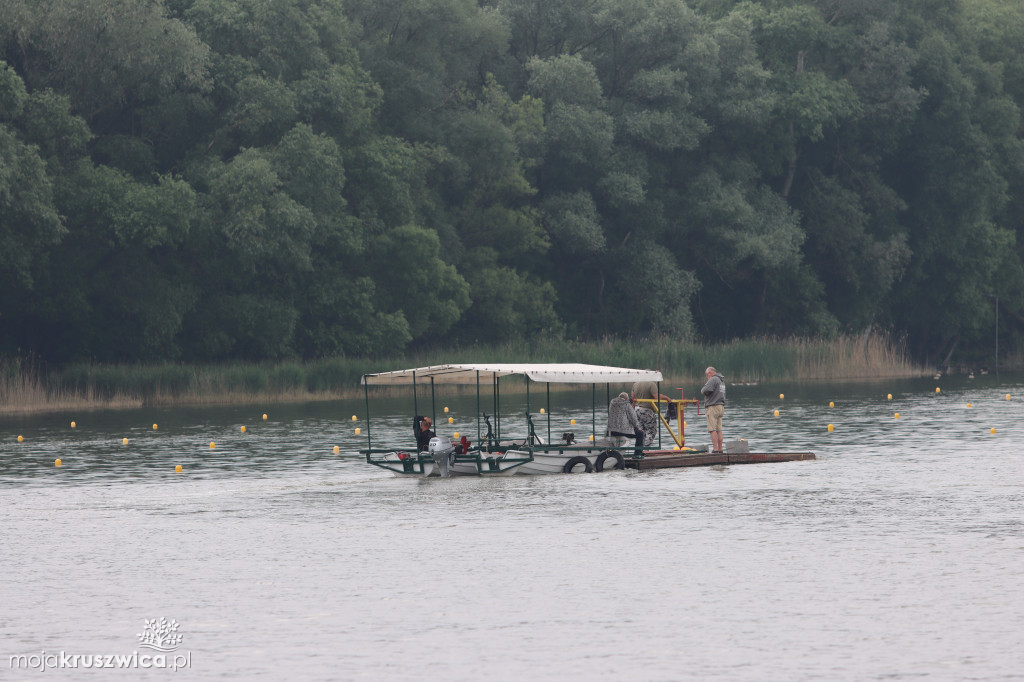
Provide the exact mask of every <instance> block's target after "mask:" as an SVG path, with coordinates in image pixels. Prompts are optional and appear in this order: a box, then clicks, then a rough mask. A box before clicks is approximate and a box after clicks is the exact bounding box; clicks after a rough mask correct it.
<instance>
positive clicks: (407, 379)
mask: <svg viewBox="0 0 1024 682" xmlns="http://www.w3.org/2000/svg"><path fill="white" fill-rule="evenodd" d="M477 372H479V373H480V374H479V376H480V378H481V379H485V380H487V381H490V380H491V378H492V377H493V376H507V375H509V374H525V375H526V376H528V377H529V378H530V379H531V380H532V381H539V382H552V383H556V382H558V383H566V384H614V383H627V382H633V381H661V380H662V376H661V372H659V371H657V370H653V369H627V368H625V367H603V366H601V365H583V364H579V363H564V364H562V363H554V364H508V363H493V364H491V363H485V364H469V365H432V366H430V367H417V368H415V369H401V370H396V371H394V372H381V373H379V374H365V375H363V383H364V384H368V385H370V386H394V385H398V384H412V383H413V377H414V376H415V379H416V382H417V383H419V382H421V381H422V382H425V383H430V380H431V379H433V380H434V383H435V384H475V383H476V381H477V376H478V374H477Z"/></svg>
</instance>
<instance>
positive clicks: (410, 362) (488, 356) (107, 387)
mask: <svg viewBox="0 0 1024 682" xmlns="http://www.w3.org/2000/svg"><path fill="white" fill-rule="evenodd" d="M513 358H514V359H515V361H517V362H582V363H589V364H597V365H613V366H617V367H640V368H645V369H658V370H660V371H661V372H662V373H663V374H664V375H665V378H666V380H669V381H672V380H676V381H690V382H701V381H703V377H704V368H705V367H707V366H708V365H713V366H715V367H717V368H718V369H719V371H720V372H722V373H723V374H724V375H726V377H727V379H728V381H730V382H731V383H758V382H772V381H813V380H828V381H837V380H838V381H841V380H850V379H866V378H873V377H913V376H923V375H925V374H927V373H929V372H927V371H926V370H925V369H924V368H922V367H920V366H918V365H916V364H914V363H913V362H911V361H910V360H909V359H908V357H907V353H906V349H905V347H904V346H903V345H902V344H900V343H896V342H893V341H892V340H891V339H890V338H889V337H887V336H884V335H881V334H872V335H866V336H865V335H859V336H840V337H836V338H830V339H778V338H760V339H742V340H735V341H730V342H727V343H720V344H696V343H688V342H682V341H677V340H675V339H672V338H669V337H658V338H646V339H613V338H608V339H602V340H600V341H596V342H595V341H591V342H584V341H565V340H558V339H533V340H525V339H516V340H511V341H509V342H507V343H505V344H501V345H497V346H495V345H489V346H484V345H470V346H466V347H455V348H446V349H439V348H435V349H421V350H419V351H416V352H411V353H409V354H407V355H405V356H403V357H400V358H385V359H369V358H329V359H324V360H320V361H315V362H306V363H302V362H288V361H284V362H279V363H258V364H241V363H228V364H217V365H193V364H175V363H162V364H155V365H98V364H91V363H90V364H79V365H70V366H67V367H64V368H61V369H59V370H55V371H49V372H46V371H44V370H43V369H42V368H41V366H40V364H39V363H37V362H34V361H32V360H31V359H21V358H14V359H6V360H5V359H0V413H13V412H39V411H57V410H65V409H72V408H74V409H83V408H90V407H91V408H110V407H139V406H142V405H163V406H169V405H204V404H231V403H236V404H245V403H259V402H290V401H304V400H324V399H337V398H346V397H354V396H357V395H361V392H362V391H361V389H360V388H359V380H360V378H361V377H362V376H363V375H364V374H367V373H370V372H383V371H388V370H393V369H402V368H408V367H420V366H425V365H435V364H439V363H442V362H451V363H459V362H463V363H468V362H508V361H510V359H513ZM510 388H511V387H510ZM512 390H514V388H512Z"/></svg>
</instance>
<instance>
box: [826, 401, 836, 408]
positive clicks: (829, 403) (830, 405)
mask: <svg viewBox="0 0 1024 682" xmlns="http://www.w3.org/2000/svg"><path fill="white" fill-rule="evenodd" d="M828 406H829V407H835V406H836V404H835V403H834V402H832V401H831V400H830V401H828Z"/></svg>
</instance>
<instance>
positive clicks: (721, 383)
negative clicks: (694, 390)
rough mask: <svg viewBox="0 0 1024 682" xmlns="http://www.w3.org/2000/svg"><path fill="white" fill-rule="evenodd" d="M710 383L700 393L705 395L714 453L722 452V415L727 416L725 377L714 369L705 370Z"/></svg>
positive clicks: (705, 410)
mask: <svg viewBox="0 0 1024 682" xmlns="http://www.w3.org/2000/svg"><path fill="white" fill-rule="evenodd" d="M704 376H705V377H707V379H708V383H706V384H704V388H702V389H700V392H701V393H702V394H703V395H704V412H706V413H707V417H708V433H709V434H711V447H712V450H711V451H712V452H721V451H722V415H724V414H725V377H723V376H722V375H721V374H719V373H718V372H717V371H716V370H715V368H714V367H708V368H707V369H706V370H704Z"/></svg>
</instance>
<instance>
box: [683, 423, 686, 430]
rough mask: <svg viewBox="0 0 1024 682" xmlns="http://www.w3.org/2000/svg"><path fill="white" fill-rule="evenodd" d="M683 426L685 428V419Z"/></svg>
mask: <svg viewBox="0 0 1024 682" xmlns="http://www.w3.org/2000/svg"><path fill="white" fill-rule="evenodd" d="M683 428H684V429H685V428H686V422H685V421H684V422H683Z"/></svg>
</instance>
